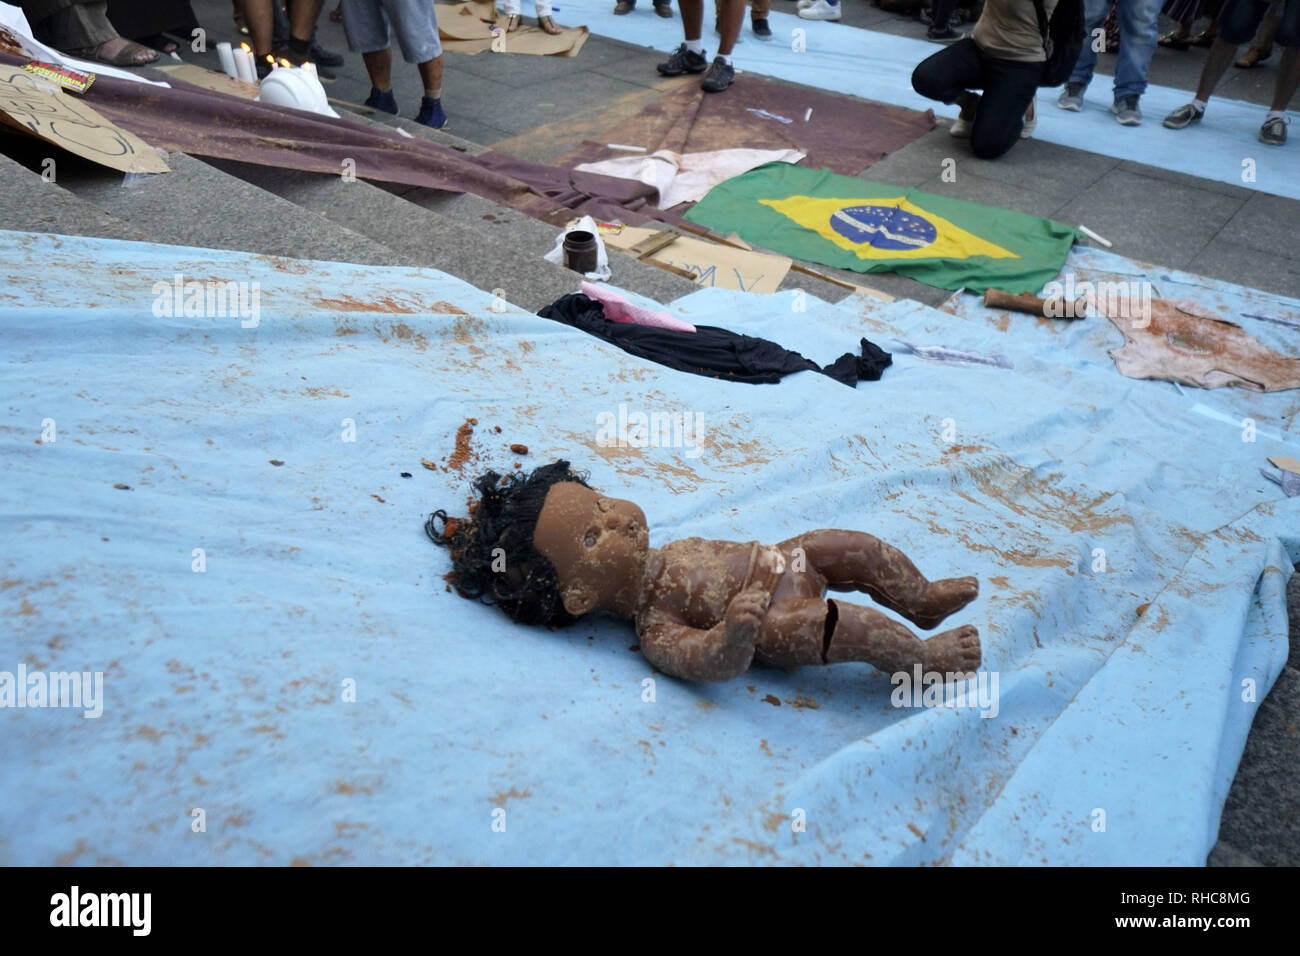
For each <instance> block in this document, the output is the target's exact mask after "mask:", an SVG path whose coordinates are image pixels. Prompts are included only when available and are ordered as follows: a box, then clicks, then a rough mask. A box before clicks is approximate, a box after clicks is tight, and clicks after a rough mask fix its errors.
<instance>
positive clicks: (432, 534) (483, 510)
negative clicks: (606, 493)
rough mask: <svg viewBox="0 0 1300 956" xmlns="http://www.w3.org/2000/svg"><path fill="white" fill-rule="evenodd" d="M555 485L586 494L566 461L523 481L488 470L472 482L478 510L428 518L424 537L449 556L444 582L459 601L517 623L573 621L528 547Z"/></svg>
mask: <svg viewBox="0 0 1300 956" xmlns="http://www.w3.org/2000/svg"><path fill="white" fill-rule="evenodd" d="M561 481H574V482H577V483H578V484H580V485H582V486H583V487H585V488H590V487H591V486H590V485H588V484H587V481H586V475H582V474H579V473H577V472H575V471H574V470H573V469H572V468H570V467H569V463H568V462H567V461H564V460H560V461H556V462H552V463H551V464H549V465H542V466H541V467H539V468H535V469H533V471H532V472H530V473H528V474H526V475H525V474H524V473H523V472H522V471H513V472H508V473H507V474H505V475H501V474H499V473H497V472H495V471H492V470H488V471H486V472H484V473H483V474H482V475H480V476H479V477H478V478H476V479H474V483H473V486H474V490H475V492H477V503H476V505H471V514H470V517H469V518H468V519H458V518H448V517H447V512H446V511H441V510H439V511H435V512H434V513H433V514H431V515H429V518H428V520H426V521H425V522H424V533H425V534H426V535H428V536H429V540H431V541H432V542H433V543H434V544H438V545H441V546H442V547H444V548H447V549H448V550H449V551H450V552H451V567H452V573H451V577H450V580H451V581H452V583H454V584H455V586H456V590H457V591H458V592H459V593H460V594H461V596H462V597H469V598H478V599H480V600H482V601H484V602H485V603H488V604H495V605H497V606H498V607H500V608H501V610H503V611H505V612H506V613H507V614H509V615H510V617H511V618H512V619H514V620H515V621H519V622H520V623H523V624H548V625H552V626H556V625H563V624H569V623H571V622H572V621H573V620H574V618H573V617H572V616H571V615H570V614H569V613H568V612H567V611H565V610H564V605H563V603H561V601H560V591H559V583H558V582H557V580H556V577H555V568H554V567H553V566H552V565H551V562H550V561H548V560H546V558H545V557H543V556H542V555H541V554H540V553H539V552H538V551H537V549H536V548H534V547H533V531H534V529H535V528H536V527H537V518H538V516H539V515H541V513H542V505H543V504H544V503H545V502H546V495H547V493H548V492H549V491H550V490H551V486H552V485H554V484H556V483H557V482H561ZM498 549H500V550H498ZM503 559H504V564H503ZM494 565H495V568H496V569H495V570H494Z"/></svg>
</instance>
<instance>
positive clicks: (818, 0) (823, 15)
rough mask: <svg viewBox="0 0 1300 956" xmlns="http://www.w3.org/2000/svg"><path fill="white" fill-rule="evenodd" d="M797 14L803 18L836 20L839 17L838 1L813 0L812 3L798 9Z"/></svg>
mask: <svg viewBox="0 0 1300 956" xmlns="http://www.w3.org/2000/svg"><path fill="white" fill-rule="evenodd" d="M799 16H801V17H803V18H804V19H805V20H838V19H839V18H840V5H839V4H838V3H827V2H826V0H813V2H812V3H810V4H808V6H806V7H803V8H802V9H801V10H800V11H799Z"/></svg>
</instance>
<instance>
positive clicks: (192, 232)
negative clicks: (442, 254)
mask: <svg viewBox="0 0 1300 956" xmlns="http://www.w3.org/2000/svg"><path fill="white" fill-rule="evenodd" d="M36 152H39V150H37V151H36ZM11 156H12V158H13V159H15V160H17V161H18V162H20V163H22V164H23V165H24V166H27V167H28V168H29V169H35V168H39V157H38V156H37V155H36V154H35V153H34V152H33V151H32V150H31V149H30V148H28V149H26V150H18V151H12V152H11ZM167 163H168V165H169V166H170V167H171V172H169V173H159V174H157V175H153V176H145V177H140V178H138V179H134V180H133V181H129V182H128V181H127V179H126V178H125V177H123V175H122V174H121V173H119V172H117V171H116V170H112V169H108V168H107V167H104V166H100V165H98V164H96V163H91V162H87V161H85V160H81V159H79V158H77V157H75V156H72V155H68V154H63V155H62V156H61V158H60V159H59V165H58V167H57V169H58V184H59V186H61V187H63V188H64V189H66V190H67V191H68V192H69V193H71V194H72V195H73V196H74V197H75V198H77V199H80V200H81V201H83V202H84V203H88V204H91V205H92V206H94V207H95V208H97V209H98V210H99V211H100V213H101V214H106V215H108V216H109V217H112V218H113V219H115V220H117V221H119V222H125V223H128V224H130V226H131V227H132V228H134V229H136V230H138V231H139V232H140V233H142V234H143V235H142V236H132V238H148V239H149V240H151V241H153V242H161V243H167V244H170V245H181V246H198V247H202V248H208V249H229V250H234V251H240V252H254V253H259V254H262V255H271V256H283V257H286V258H296V259H322V260H327V261H334V262H357V263H363V264H371V265H412V264H413V263H412V262H411V261H410V260H409V259H407V258H406V257H404V256H403V255H401V254H400V253H397V252H395V251H393V250H392V249H388V248H385V247H383V246H382V245H380V244H378V243H376V242H375V240H374V239H372V238H370V237H368V236H364V235H362V234H360V233H358V232H355V231H353V230H351V229H348V228H346V227H345V226H342V225H339V224H337V223H333V222H330V221H329V220H327V219H325V218H324V217H322V216H319V215H313V214H312V213H310V212H308V211H307V210H305V209H302V208H301V207H299V206H296V205H294V204H293V203H291V202H287V201H286V200H283V199H281V198H279V197H278V196H275V195H273V194H272V193H269V192H267V191H265V190H262V189H258V188H257V187H256V186H254V185H251V184H250V183H247V182H244V181H242V180H240V179H238V178H236V177H234V176H230V175H227V174H226V173H223V172H222V171H221V170H219V169H215V168H214V167H212V166H210V165H208V164H207V163H204V162H201V161H200V160H197V159H195V158H194V157H192V156H187V155H185V154H184V153H171V154H170V155H169V156H168V158H167ZM29 221H30V220H29ZM25 228H28V229H30V228H31V226H30V225H28V226H26V227H25ZM62 231H63V232H65V233H76V232H78V231H79V227H78V225H77V224H76V223H75V222H71V223H69V224H68V225H67V226H66V227H64V228H63V229H62ZM82 234H86V233H82Z"/></svg>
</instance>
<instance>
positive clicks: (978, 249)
mask: <svg viewBox="0 0 1300 956" xmlns="http://www.w3.org/2000/svg"><path fill="white" fill-rule="evenodd" d="M759 202H761V203H762V204H763V205H764V206H771V207H772V208H773V209H775V210H776V211H777V212H779V213H781V214H782V215H783V216H786V217H787V218H789V219H791V220H793V221H794V222H797V223H798V224H799V225H801V226H803V227H804V228H805V229H811V230H812V231H813V232H815V233H817V235H819V236H821V237H822V238H823V239H826V240H828V241H830V242H833V243H835V245H837V246H839V247H840V248H841V249H846V250H848V251H849V252H852V253H853V254H854V255H856V256H857V257H858V258H860V259H969V258H971V257H972V256H988V257H989V258H990V259H1019V258H1020V257H1019V256H1018V255H1016V254H1015V253H1014V252H1011V251H1009V250H1007V249H1003V248H1002V247H1001V246H998V245H994V244H993V243H991V242H988V241H987V240H985V239H981V238H980V237H979V236H976V235H974V234H972V233H969V232H967V231H966V230H965V229H962V228H961V227H960V226H956V225H953V224H952V223H951V222H949V221H948V220H947V219H944V218H943V217H942V216H936V215H935V214H934V213H932V212H929V211H927V210H925V209H922V208H921V207H919V206H915V205H913V204H912V203H910V202H908V201H907V200H906V199H905V198H904V197H902V196H898V197H896V198H894V199H815V198H813V197H812V196H790V197H789V198H787V199H760V200H759Z"/></svg>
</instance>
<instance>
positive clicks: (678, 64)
mask: <svg viewBox="0 0 1300 956" xmlns="http://www.w3.org/2000/svg"><path fill="white" fill-rule="evenodd" d="M708 68H709V61H708V60H706V59H705V58H704V55H703V54H702V53H695V52H693V51H691V50H688V49H686V44H685V43H683V44H682V45H681V46H679V47H678V48H677V50H676V51H675V52H674V53H673V55H672V56H670V57H669V58H668V62H666V63H660V64H659V65H658V66H657V67H655V69H657V70H658V71H659V72H660V73H661V74H663V75H664V76H681V75H682V74H683V73H703V72H704V71H705V70H707V69H708Z"/></svg>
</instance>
